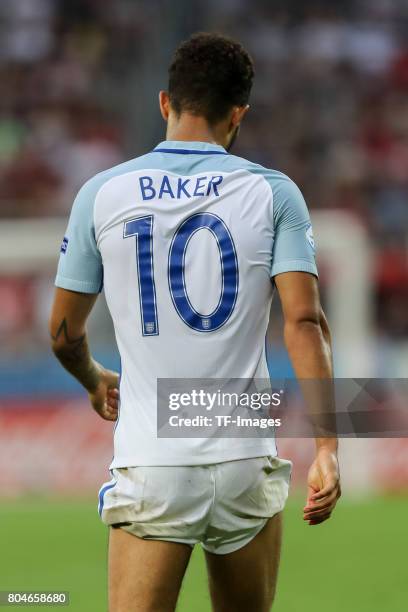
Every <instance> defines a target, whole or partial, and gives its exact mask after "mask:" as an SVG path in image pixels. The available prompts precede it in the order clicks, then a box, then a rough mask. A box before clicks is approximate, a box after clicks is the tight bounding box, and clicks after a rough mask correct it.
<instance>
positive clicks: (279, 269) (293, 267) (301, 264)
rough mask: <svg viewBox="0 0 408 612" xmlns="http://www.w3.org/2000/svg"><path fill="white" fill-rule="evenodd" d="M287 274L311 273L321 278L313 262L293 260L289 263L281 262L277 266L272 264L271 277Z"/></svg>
mask: <svg viewBox="0 0 408 612" xmlns="http://www.w3.org/2000/svg"><path fill="white" fill-rule="evenodd" d="M285 272H309V273H310V274H314V275H315V276H317V277H318V276H319V275H318V272H317V267H316V265H315V264H314V263H312V262H311V261H306V260H301V259H292V260H288V261H280V262H278V263H276V264H274V263H272V269H271V277H273V276H276V275H277V274H284V273H285Z"/></svg>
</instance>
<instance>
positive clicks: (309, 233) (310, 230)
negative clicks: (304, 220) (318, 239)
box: [306, 223, 315, 250]
mask: <svg viewBox="0 0 408 612" xmlns="http://www.w3.org/2000/svg"><path fill="white" fill-rule="evenodd" d="M306 238H307V241H308V243H309V244H310V246H311V247H312V249H313V250H315V241H314V238H313V228H312V224H311V223H309V225H308V226H307V228H306Z"/></svg>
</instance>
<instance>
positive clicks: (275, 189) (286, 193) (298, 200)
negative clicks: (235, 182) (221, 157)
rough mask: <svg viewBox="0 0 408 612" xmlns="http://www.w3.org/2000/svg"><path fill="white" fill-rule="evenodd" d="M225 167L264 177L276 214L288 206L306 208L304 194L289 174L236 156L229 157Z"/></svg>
mask: <svg viewBox="0 0 408 612" xmlns="http://www.w3.org/2000/svg"><path fill="white" fill-rule="evenodd" d="M224 165H227V167H230V168H231V170H232V169H235V170H239V169H241V170H246V171H247V172H249V173H251V174H253V175H257V176H260V177H262V179H263V180H264V181H265V183H267V185H268V186H269V188H270V190H271V192H272V198H273V203H274V208H275V212H279V210H280V209H282V208H284V207H285V206H288V205H290V206H292V207H294V208H299V207H301V208H303V207H304V206H306V204H305V201H304V198H303V195H302V192H301V191H300V189H299V187H298V186H297V185H296V183H295V182H294V181H293V180H292V179H291V178H290V177H289V176H287V174H284V173H283V172H280V171H279V170H275V169H273V168H266V167H265V166H262V165H261V164H256V163H254V162H251V161H249V160H248V159H245V158H244V157H238V156H236V155H228V156H227V157H226V159H225V162H224Z"/></svg>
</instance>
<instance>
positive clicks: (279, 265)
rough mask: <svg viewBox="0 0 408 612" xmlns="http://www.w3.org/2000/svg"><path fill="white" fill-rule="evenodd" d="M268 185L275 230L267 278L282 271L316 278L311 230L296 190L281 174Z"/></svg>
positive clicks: (298, 192) (295, 186)
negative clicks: (305, 273) (306, 273)
mask: <svg viewBox="0 0 408 612" xmlns="http://www.w3.org/2000/svg"><path fill="white" fill-rule="evenodd" d="M269 182H270V185H271V188H272V192H273V217H274V229H275V235H274V243H273V249H272V266H271V276H276V275H277V274H282V273H283V272H310V273H311V274H314V275H315V276H317V275H318V274H317V268H316V262H315V243H314V239H313V230H312V225H311V223H310V217H309V211H308V209H307V206H306V202H305V200H304V198H303V196H302V193H301V191H300V189H299V188H298V187H297V185H296V184H295V183H294V182H293V181H292V180H291V179H290V178H288V177H287V176H285V175H284V174H279V175H278V176H274V177H273V178H272V179H270V180H269Z"/></svg>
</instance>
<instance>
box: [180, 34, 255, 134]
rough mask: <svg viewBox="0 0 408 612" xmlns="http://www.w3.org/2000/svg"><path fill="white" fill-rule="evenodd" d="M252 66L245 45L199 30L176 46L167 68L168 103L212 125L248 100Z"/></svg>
mask: <svg viewBox="0 0 408 612" xmlns="http://www.w3.org/2000/svg"><path fill="white" fill-rule="evenodd" d="M253 78H254V67H253V62H252V59H251V57H250V55H249V53H248V52H247V51H246V50H245V49H244V47H243V46H242V45H241V44H240V43H238V42H236V41H234V40H232V39H230V38H227V37H225V36H222V35H220V34H210V33H206V32H199V33H198V34H193V36H191V37H190V38H189V39H188V40H186V41H184V42H183V43H181V45H180V46H179V47H178V48H177V49H176V52H175V54H174V57H173V61H172V63H171V65H170V68H169V96H170V103H171V105H172V107H173V109H174V110H175V112H176V113H177V114H178V115H179V114H180V113H181V112H182V111H188V112H190V113H192V114H194V115H197V116H202V117H205V118H206V119H207V121H208V122H209V123H210V125H214V124H216V123H218V122H219V121H221V120H222V119H224V118H225V117H226V115H227V113H228V111H229V110H230V109H231V108H232V107H233V106H244V105H245V104H247V102H248V100H249V94H250V92H251V88H252V82H253Z"/></svg>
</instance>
